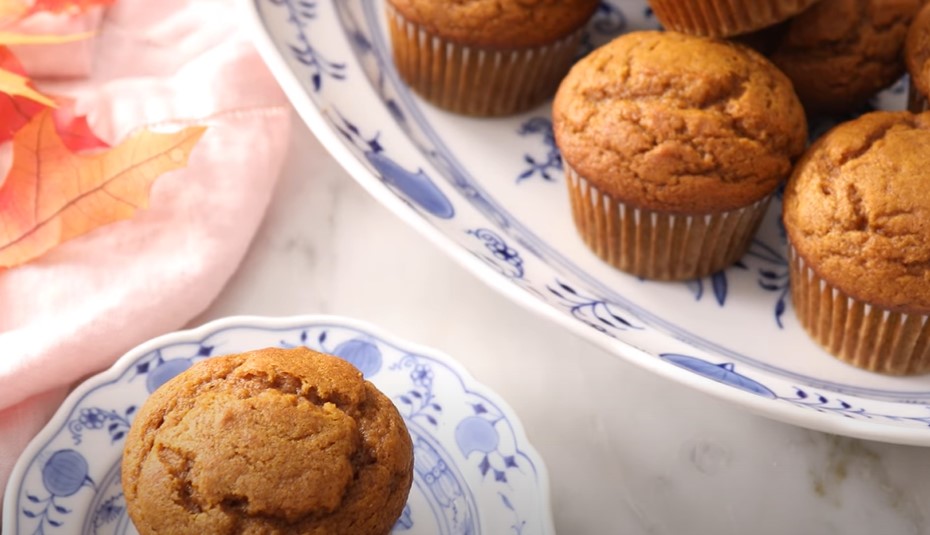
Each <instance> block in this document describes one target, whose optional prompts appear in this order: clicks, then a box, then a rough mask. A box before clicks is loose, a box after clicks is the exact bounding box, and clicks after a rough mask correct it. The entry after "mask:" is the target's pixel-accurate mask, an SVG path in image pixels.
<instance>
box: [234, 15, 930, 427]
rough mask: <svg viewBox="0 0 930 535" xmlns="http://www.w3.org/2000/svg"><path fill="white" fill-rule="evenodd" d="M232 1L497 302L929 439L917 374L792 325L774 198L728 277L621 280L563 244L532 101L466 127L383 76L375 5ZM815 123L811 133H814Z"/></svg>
mask: <svg viewBox="0 0 930 535" xmlns="http://www.w3.org/2000/svg"><path fill="white" fill-rule="evenodd" d="M239 1H240V2H241V3H242V5H243V7H244V10H245V12H246V14H247V16H248V17H249V18H250V20H251V22H252V24H253V29H254V30H255V37H256V42H257V44H258V47H259V50H260V51H261V52H262V54H263V56H264V58H265V60H266V62H268V64H269V66H270V67H271V69H272V72H273V73H274V74H275V75H276V76H277V77H278V79H279V81H280V82H281V84H282V87H284V89H285V91H286V92H287V93H288V96H289V97H290V99H291V101H292V102H293V103H294V105H295V106H296V107H297V109H298V110H299V111H300V112H301V116H302V117H303V118H304V119H305V120H306V121H307V123H308V124H309V125H310V126H311V128H312V129H313V130H314V132H315V133H316V134H317V136H318V137H319V138H320V139H321V141H322V142H323V143H324V145H325V146H326V147H327V148H328V149H329V150H330V152H331V153H332V154H333V155H334V156H335V157H336V159H337V160H339V161H340V163H342V164H343V166H345V168H346V169H347V170H348V171H349V173H350V174H351V175H352V176H353V177H354V178H355V179H356V180H358V181H359V183H360V184H361V185H363V186H364V187H365V188H366V189H368V190H369V192H371V193H372V195H373V196H374V197H375V198H377V199H378V200H379V201H381V202H382V203H383V204H385V205H386V206H387V207H389V208H390V209H392V210H393V211H395V212H396V213H397V214H398V215H399V216H401V217H402V218H403V219H404V220H405V221H407V222H409V223H411V224H412V225H413V226H414V227H415V228H416V229H418V230H420V231H421V232H423V233H424V234H425V235H427V236H428V237H429V238H430V239H431V240H432V241H433V242H435V243H438V244H440V245H441V246H442V247H443V248H444V249H445V250H447V251H450V252H462V251H464V252H466V253H468V254H465V255H461V254H456V255H454V257H455V258H456V259H458V260H459V261H461V262H462V263H463V264H464V265H465V266H466V267H468V268H470V269H471V270H472V271H473V272H474V273H475V274H476V275H477V276H479V277H480V278H481V279H483V280H485V281H488V282H490V283H492V285H493V287H495V288H497V289H499V290H501V291H502V292H503V293H504V294H505V295H507V296H509V297H511V298H513V299H514V300H516V301H517V302H519V303H521V304H523V305H524V306H526V307H528V308H531V309H534V310H536V311H538V312H541V313H543V314H544V315H545V316H546V317H549V318H551V319H553V320H554V321H556V322H557V323H558V324H559V325H561V326H562V327H564V328H566V329H569V330H571V331H572V332H575V333H577V334H579V335H581V336H584V337H585V338H587V339H588V340H590V341H592V342H594V343H596V344H598V345H599V346H601V347H602V348H604V349H606V350H608V351H610V352H612V353H614V354H616V355H618V356H619V357H622V358H624V359H626V360H628V361H630V362H632V363H634V364H637V365H639V366H641V367H643V368H645V369H648V370H650V371H652V372H654V373H657V374H659V375H662V376H665V377H668V378H670V379H673V380H676V381H678V382H679V383H683V384H687V385H689V386H692V387H695V388H698V389H700V390H702V391H704V392H707V393H710V394H713V395H715V396H718V397H721V398H723V399H726V400H729V401H732V402H734V403H736V404H738V405H743V406H751V407H752V408H753V409H754V410H756V411H757V412H760V413H762V414H766V415H768V416H771V417H774V418H777V419H780V420H782V421H787V422H791V423H795V424H799V425H804V426H807V427H811V428H815V429H822V430H826V431H830V432H833V433H839V434H847V435H854V436H861V437H866V438H871V439H878V440H889V441H895V442H904V443H910V444H924V445H930V429H928V426H927V425H926V424H925V423H924V422H923V420H922V418H923V417H924V416H925V415H926V411H927V409H926V407H927V406H930V377H922V378H907V379H901V378H891V377H884V376H879V375H875V374H869V373H866V372H862V371H860V370H856V369H853V368H850V367H848V366H846V365H844V364H841V363H839V362H838V361H837V360H836V359H833V358H832V357H830V356H829V355H828V354H826V352H824V351H823V350H822V349H821V348H819V347H818V346H817V345H816V344H815V343H814V342H813V341H811V340H810V339H809V338H808V337H807V335H806V334H805V333H804V332H803V329H802V328H801V326H800V325H799V324H798V322H797V318H796V316H795V314H794V311H793V310H792V308H791V305H790V290H789V287H788V278H787V263H786V254H785V235H784V229H783V228H782V226H781V223H780V208H781V200H780V198H779V197H778V196H776V198H774V199H773V201H772V203H771V206H770V209H769V212H768V214H767V216H766V218H765V220H764V221H763V223H762V225H761V228H760V231H759V233H758V234H757V236H756V237H755V240H754V242H753V245H752V247H751V249H750V251H749V252H748V254H747V255H746V256H745V257H744V258H743V259H742V260H741V262H740V263H738V264H737V265H735V266H733V267H731V268H730V269H727V270H725V271H721V272H720V273H717V274H714V275H713V276H711V277H707V278H705V279H702V280H699V281H690V282H688V283H685V284H681V283H671V284H669V283H658V282H652V281H643V280H640V279H637V278H635V277H631V276H628V275H625V274H622V273H619V272H617V271H616V270H613V269H612V268H610V267H608V266H606V265H605V264H604V263H603V262H601V261H600V260H599V259H597V258H596V257H595V256H594V255H593V254H592V253H591V252H590V251H589V250H588V249H587V248H586V246H584V244H583V243H582V242H581V240H579V239H578V237H577V235H576V234H575V233H574V229H573V223H572V219H571V217H572V216H571V211H570V209H569V206H568V202H567V195H566V194H565V191H564V176H563V173H562V171H561V168H560V167H561V155H560V154H559V153H558V151H557V150H556V147H555V144H554V139H553V137H552V134H551V119H550V113H549V109H548V106H546V105H544V106H540V108H538V109H536V110H532V111H530V112H528V113H526V114H523V115H518V116H514V117H509V118H500V119H494V120H484V121H482V120H476V119H472V118H462V117H456V116H454V115H451V114H448V113H446V112H442V111H440V110H437V109H435V108H433V107H432V106H430V105H428V104H426V103H424V102H423V101H422V100H421V99H419V98H418V97H417V96H416V95H414V94H413V93H411V91H409V89H408V88H407V87H406V85H405V84H404V83H403V82H402V81H401V80H400V78H399V76H398V74H397V72H396V70H395V69H394V66H393V62H392V59H391V53H390V43H389V39H388V36H387V31H386V19H385V16H386V15H385V13H384V9H383V0H382V1H374V2H370V1H364V0H341V1H338V2H337V1H334V0H328V1H323V0H320V1H316V2H309V3H310V4H312V5H313V9H312V11H311V13H310V14H311V15H312V17H308V16H305V17H303V18H301V17H298V16H295V15H294V13H295V12H296V11H300V9H301V6H305V4H307V3H308V2H307V0H239ZM305 7H306V6H305ZM657 28H658V23H657V21H656V20H655V17H654V16H653V14H652V12H651V10H650V9H649V8H648V5H647V3H646V1H645V0H609V1H606V2H602V4H601V7H600V8H599V9H598V11H597V13H596V15H595V17H594V19H593V20H592V22H591V24H590V25H589V26H588V28H587V29H586V32H585V34H584V40H583V41H584V45H583V46H582V48H581V50H580V53H581V54H583V53H585V51H587V50H590V49H591V48H593V47H596V46H599V45H601V44H603V43H605V42H607V41H609V40H610V39H612V38H613V37H615V36H616V35H617V34H618V33H622V32H627V31H635V30H641V29H657ZM307 45H310V48H311V49H312V50H314V51H315V53H317V54H318V55H320V57H325V58H326V59H327V60H328V61H329V62H331V63H334V64H337V65H340V66H344V68H341V69H339V71H338V73H330V71H328V70H326V69H322V68H321V67H320V65H317V64H314V63H313V62H312V61H311V62H310V63H311V64H310V65H308V64H307V61H305V60H306V57H305V56H306V54H305V53H304V51H305V50H307V48H308V46H307ZM336 74H338V76H337V75H336ZM318 78H322V79H323V81H322V83H318V82H317V79H318ZM903 87H904V86H903V84H900V83H899V84H897V85H896V86H895V87H894V88H892V89H891V90H889V91H886V92H884V93H882V94H880V95H879V96H878V97H877V98H876V99H875V100H874V101H873V102H872V103H870V107H873V108H900V107H902V105H903V102H904V97H905V95H904V94H903ZM830 124H832V123H830V122H829V121H828V122H820V121H814V122H812V125H811V126H812V128H811V133H812V135H813V136H816V135H819V134H820V133H822V132H823V131H824V129H826V128H827V127H829V125H830ZM373 143H374V145H373ZM373 154H374V155H377V158H373V157H372V155H373ZM384 162H389V163H388V164H385V163H384ZM398 177H400V178H398ZM560 185H562V186H561V187H558V186H560ZM502 280H503V281H505V282H506V283H507V284H500V282H501V281H502ZM667 354H679V355H689V356H692V357H694V358H698V359H701V360H703V361H706V362H708V363H710V364H711V365H713V366H720V365H727V366H732V367H733V369H734V370H738V373H739V374H740V375H743V376H745V377H747V378H749V379H751V380H752V381H754V382H756V383H758V384H760V385H762V386H763V387H764V388H765V389H767V390H769V391H771V392H773V393H774V396H766V397H761V396H758V395H755V394H754V393H753V392H750V391H748V390H747V389H746V388H740V387H738V386H737V385H736V384H734V383H733V382H728V381H720V380H717V378H714V377H709V376H707V375H706V374H702V373H700V370H699V369H698V368H693V367H688V366H680V365H677V364H676V363H675V362H672V361H670V360H668V359H665V358H662V357H661V356H662V355H667ZM721 369H723V368H721ZM796 389H800V390H801V391H804V392H817V393H818V395H823V396H825V397H826V398H827V399H831V400H832V399H842V400H843V402H844V403H847V404H850V405H851V406H854V407H856V410H857V411H858V412H856V411H852V412H850V411H846V412H843V411H839V410H828V409H825V408H824V407H823V406H820V405H818V404H816V403H809V401H810V399H815V398H814V397H810V398H805V399H804V400H802V401H798V400H797V399H795V398H796V397H797V396H796ZM837 406H839V407H842V405H837ZM859 409H861V411H859ZM873 415H883V416H882V417H877V416H876V417H872V416H873ZM884 416H894V417H895V418H886V417H884Z"/></svg>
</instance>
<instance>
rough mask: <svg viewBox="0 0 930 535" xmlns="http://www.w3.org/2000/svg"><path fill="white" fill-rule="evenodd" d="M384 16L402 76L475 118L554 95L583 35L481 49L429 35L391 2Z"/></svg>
mask: <svg viewBox="0 0 930 535" xmlns="http://www.w3.org/2000/svg"><path fill="white" fill-rule="evenodd" d="M387 19H388V26H389V28H390V34H391V44H392V48H393V55H394V65H395V66H396V68H397V71H398V73H399V74H400V76H401V78H402V79H403V80H404V81H405V82H406V83H407V84H408V85H409V86H410V87H411V88H412V89H413V90H414V91H415V92H416V93H417V94H418V95H420V96H421V97H423V98H424V99H426V100H427V101H429V102H431V103H432V104H434V105H435V106H438V107H440V108H442V109H445V110H448V111H452V112H455V113H460V114H463V115H471V116H476V117H493V116H504V115H512V114H515V113H519V112H521V111H526V110H528V109H531V108H533V107H535V106H537V105H538V104H541V103H542V102H544V101H545V100H546V99H548V98H549V97H551V96H552V95H554V94H555V90H556V88H557V87H558V85H559V82H560V81H561V80H562V77H563V76H564V75H565V73H567V72H568V69H569V68H570V67H571V65H572V63H573V62H574V61H575V57H576V54H577V51H578V45H579V43H580V41H581V34H582V30H580V29H579V30H578V31H576V32H574V33H572V34H570V35H569V36H567V37H563V38H562V39H559V40H558V41H555V42H553V43H551V44H548V45H544V46H541V47H533V48H517V49H496V48H480V47H474V46H468V45H463V44H460V43H456V42H454V41H450V40H447V39H444V38H442V37H440V36H438V35H434V34H431V33H429V32H427V31H426V29H424V28H423V27H422V26H420V25H418V24H416V23H414V22H411V21H410V20H408V19H407V18H405V17H404V15H403V14H402V13H400V12H399V11H397V10H396V9H394V8H393V7H391V6H390V5H388V6H387Z"/></svg>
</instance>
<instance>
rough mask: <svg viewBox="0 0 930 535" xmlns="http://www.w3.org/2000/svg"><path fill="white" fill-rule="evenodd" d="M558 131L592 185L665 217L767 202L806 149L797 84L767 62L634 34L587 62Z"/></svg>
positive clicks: (685, 39) (563, 100) (568, 157)
mask: <svg viewBox="0 0 930 535" xmlns="http://www.w3.org/2000/svg"><path fill="white" fill-rule="evenodd" d="M553 122H554V127H555V135H556V141H557V143H558V146H559V148H560V149H561V151H562V156H563V158H565V161H566V162H567V163H569V164H570V165H571V166H572V167H574V169H575V170H576V171H577V172H578V173H579V174H581V175H582V176H583V177H585V178H586V179H588V180H589V181H591V183H592V185H594V186H595V187H596V188H597V189H599V190H600V191H602V192H604V193H606V194H607V195H609V196H611V197H613V198H615V199H617V200H620V201H622V202H624V203H627V204H630V205H632V206H635V207H638V208H643V209H648V210H655V211H660V212H666V213H682V214H695V213H719V212H723V211H728V210H734V209H738V208H742V207H744V206H747V205H749V204H752V203H754V202H756V201H758V200H759V199H762V198H763V197H765V196H766V195H768V194H770V193H771V192H772V191H774V190H775V189H776V188H777V187H778V185H779V184H780V183H781V182H782V181H783V180H784V179H785V178H786V177H787V176H788V174H789V173H790V171H791V165H792V160H793V158H794V157H796V156H798V155H799V154H800V153H801V152H802V151H803V150H804V145H805V143H806V139H807V125H806V120H805V116H804V110H803V109H802V108H801V104H800V103H799V102H798V99H797V97H796V96H795V94H794V92H793V90H792V88H791V84H790V82H789V81H788V80H787V78H785V77H784V75H783V74H781V73H780V72H779V71H778V69H776V68H775V67H774V66H773V65H772V64H771V63H770V62H768V61H767V60H766V59H765V58H764V57H762V56H761V55H759V54H758V53H756V52H754V51H752V50H750V49H749V48H746V47H744V46H741V45H736V44H733V43H728V42H726V41H721V40H716V39H707V38H700V37H691V36H687V35H684V34H679V33H673V32H635V33H629V34H626V35H624V36H621V37H619V38H617V39H616V40H614V41H613V42H611V43H609V44H608V45H606V46H603V47H601V48H599V49H598V50H596V51H594V52H593V53H591V54H590V55H589V56H587V57H586V58H585V59H583V60H582V61H580V62H579V63H578V64H576V65H575V67H574V68H573V69H572V71H571V72H570V73H569V75H568V76H567V77H566V79H565V80H564V81H563V82H562V85H561V86H560V88H559V91H558V93H557V94H556V99H555V103H554V104H553Z"/></svg>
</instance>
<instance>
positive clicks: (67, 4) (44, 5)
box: [29, 0, 116, 14]
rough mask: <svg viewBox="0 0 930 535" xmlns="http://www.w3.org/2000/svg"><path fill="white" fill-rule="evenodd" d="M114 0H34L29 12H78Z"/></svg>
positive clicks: (108, 3) (107, 3)
mask: <svg viewBox="0 0 930 535" xmlns="http://www.w3.org/2000/svg"><path fill="white" fill-rule="evenodd" d="M115 1H116V0H35V2H34V3H33V4H32V7H31V8H30V9H29V13H30V14H31V13H36V12H39V11H48V12H51V13H79V12H84V11H87V10H88V9H90V8H92V7H93V6H108V5H110V4H112V3H113V2H115Z"/></svg>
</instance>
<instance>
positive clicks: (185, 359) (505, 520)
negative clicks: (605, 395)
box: [2, 316, 555, 535]
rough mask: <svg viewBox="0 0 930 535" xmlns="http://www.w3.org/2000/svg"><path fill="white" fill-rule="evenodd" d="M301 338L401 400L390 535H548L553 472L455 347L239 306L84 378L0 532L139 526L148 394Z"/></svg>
mask: <svg viewBox="0 0 930 535" xmlns="http://www.w3.org/2000/svg"><path fill="white" fill-rule="evenodd" d="M270 346H280V347H294V346H307V347H310V348H312V349H316V350H319V351H324V352H328V353H332V354H335V355H339V356H340V357H342V358H344V359H346V360H348V361H349V362H351V363H353V364H355V365H356V366H357V367H358V368H359V369H360V370H362V372H363V373H364V375H365V377H366V378H367V379H368V380H370V381H371V382H372V383H374V384H375V385H376V386H377V387H378V388H379V389H380V390H381V391H382V392H384V393H385V394H386V395H387V396H388V397H390V398H391V399H392V400H393V401H394V403H395V404H396V405H397V407H398V409H399V410H400V412H401V414H402V415H403V416H404V420H405V421H406V422H407V427H408V429H409V430H410V434H411V436H412V438H413V444H414V459H415V460H414V480H413V488H412V490H411V491H410V497H409V500H408V502H407V507H406V508H405V509H404V512H403V514H402V515H401V518H400V519H399V520H398V521H397V524H396V525H395V527H394V531H393V533H395V534H398V535H467V534H471V535H480V534H485V535H500V534H504V533H510V534H514V535H520V534H523V535H537V534H539V535H549V534H554V533H555V529H554V528H553V523H552V516H551V511H550V506H549V479H548V475H547V472H546V468H545V466H544V465H543V462H542V459H540V457H539V455H538V454H537V453H536V452H535V450H534V449H533V447H532V446H530V444H529V443H528V442H527V439H526V436H525V434H524V432H523V428H522V426H521V424H520V422H519V420H518V419H517V417H516V415H515V414H514V413H513V411H512V410H511V409H510V408H509V407H508V406H507V405H506V404H505V403H504V402H503V401H502V400H501V399H500V398H499V397H498V396H497V395H495V394H494V393H493V392H491V391H490V390H488V389H487V388H486V387H484V386H482V385H481V384H479V383H478V382H477V381H475V379H474V378H472V377H471V376H470V375H468V373H467V372H466V371H465V370H464V369H462V367H461V366H459V365H458V364H457V363H456V362H455V361H454V360H452V359H451V358H450V357H448V356H446V355H443V354H440V353H437V352H436V351H433V350H429V349H426V348H423V347H418V346H415V345H413V344H410V343H408V342H405V341H402V340H398V339H397V338H394V337H392V336H390V335H388V334H386V333H384V332H382V331H380V330H379V329H376V328H375V327H372V326H370V325H366V324H363V323H360V322H357V321H353V320H348V319H344V318H338V317H330V316H303V317H294V318H255V317H233V318H227V319H223V320H218V321H215V322H212V323H209V324H207V325H204V326H202V327H200V328H198V329H194V330H189V331H181V332H177V333H173V334H168V335H165V336H161V337H159V338H156V339H154V340H151V341H149V342H147V343H145V344H143V345H141V346H139V347H137V348H136V349H134V350H132V351H130V352H129V353H127V354H126V355H124V356H123V357H122V358H121V359H120V360H119V361H118V362H117V363H116V364H115V365H114V366H113V367H112V368H111V369H109V370H108V371H106V372H103V373H101V374H99V375H97V376H95V377H92V378H91V379H89V380H87V381H86V382H84V383H83V384H82V385H81V386H80V387H78V388H77V389H76V390H75V391H74V392H73V393H72V394H71V395H70V396H68V398H67V399H66V400H65V402H64V403H63V404H62V406H61V408H60V409H59V410H58V412H57V413H56V414H55V416H54V417H53V418H52V420H51V421H50V422H49V424H48V425H47V426H46V427H45V429H43V430H42V432H41V433H39V434H38V435H37V436H36V438H35V439H34V440H33V441H32V442H31V443H30V444H29V447H28V448H27V449H26V451H25V452H24V453H23V454H22V456H21V457H20V459H19V461H18V462H17V464H16V466H15V467H14V469H13V473H12V475H11V477H10V481H9V483H8V485H7V489H6V496H5V498H4V502H3V530H2V532H3V533H4V534H6V535H35V534H44V535H77V534H81V535H90V534H94V535H123V534H135V533H137V532H136V530H135V528H134V527H133V525H132V522H130V520H129V518H128V516H127V515H126V503H125V501H124V498H123V492H122V488H121V486H120V472H119V465H120V458H121V456H122V451H123V442H124V440H125V436H126V432H127V431H128V430H129V426H130V425H131V423H132V420H133V416H134V415H135V414H136V412H137V410H138V408H139V407H140V406H141V405H142V403H144V402H145V400H146V398H148V396H149V394H150V393H151V392H152V391H153V390H155V389H156V388H157V387H158V386H160V385H161V384H162V383H164V382H165V381H167V380H168V379H170V378H171V377H174V376H175V375H177V374H178V373H180V372H181V371H183V370H185V369H187V368H188V367H189V366H190V365H191V364H192V363H194V362H196V361H198V360H203V359H207V358H210V357H211V356H214V355H222V354H228V353H237V352H242V351H247V350H251V349H258V348H262V347H270Z"/></svg>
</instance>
